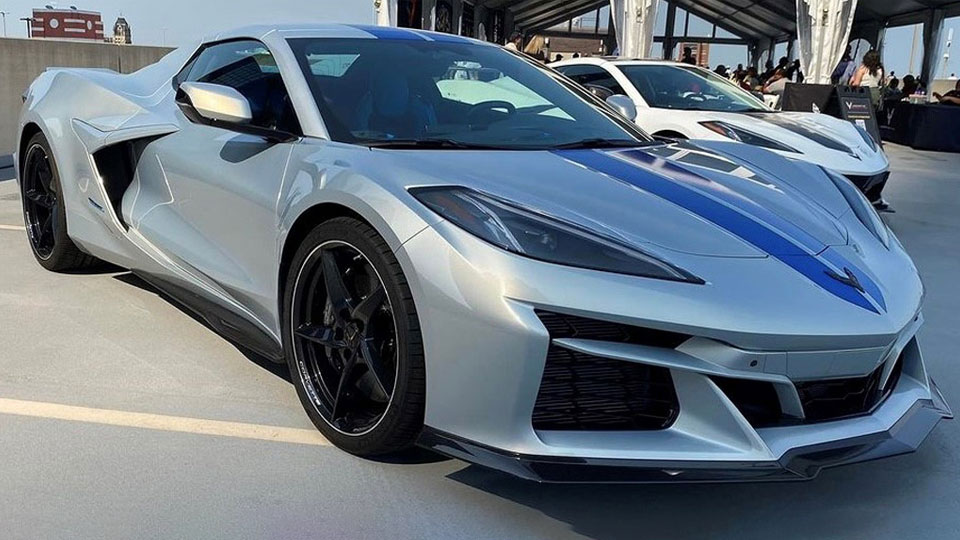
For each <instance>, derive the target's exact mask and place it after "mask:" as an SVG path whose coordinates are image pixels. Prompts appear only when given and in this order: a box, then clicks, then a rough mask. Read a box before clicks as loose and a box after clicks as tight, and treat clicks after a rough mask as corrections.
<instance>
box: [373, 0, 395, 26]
mask: <svg viewBox="0 0 960 540" xmlns="http://www.w3.org/2000/svg"><path fill="white" fill-rule="evenodd" d="M373 7H374V9H375V10H376V14H377V25H378V26H396V25H397V0H374V2H373Z"/></svg>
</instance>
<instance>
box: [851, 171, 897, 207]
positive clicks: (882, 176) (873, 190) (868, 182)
mask: <svg viewBox="0 0 960 540" xmlns="http://www.w3.org/2000/svg"><path fill="white" fill-rule="evenodd" d="M889 177H890V171H886V172H882V173H879V174H873V175H855V174H848V175H847V179H848V180H850V181H851V182H853V185H855V186H857V187H858V188H860V191H863V192H864V194H865V195H866V196H867V199H868V200H869V201H870V202H876V201H877V200H879V199H880V193H881V192H882V191H883V187H884V186H885V185H886V184H887V179H888V178H889Z"/></svg>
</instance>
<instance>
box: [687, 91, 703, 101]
mask: <svg viewBox="0 0 960 540" xmlns="http://www.w3.org/2000/svg"><path fill="white" fill-rule="evenodd" d="M683 99H686V100H688V101H696V102H697V103H703V102H704V101H706V100H707V96H705V95H703V94H701V93H700V92H689V93H686V94H684V95H683Z"/></svg>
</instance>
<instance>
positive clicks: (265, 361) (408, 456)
mask: <svg viewBox="0 0 960 540" xmlns="http://www.w3.org/2000/svg"><path fill="white" fill-rule="evenodd" d="M111 268H114V269H115V271H117V272H120V273H118V274H116V275H114V276H113V278H114V279H116V280H118V281H121V282H123V283H125V284H127V285H132V286H134V287H137V288H139V289H142V290H144V291H147V292H150V293H152V294H155V295H157V296H159V297H160V298H161V299H163V300H164V301H165V302H167V303H168V304H170V305H172V306H174V307H175V308H177V309H178V310H180V311H181V312H182V313H184V314H185V315H187V316H189V317H190V318H191V319H193V320H195V321H197V322H198V323H200V324H202V325H203V326H204V327H205V328H207V329H208V330H210V331H211V332H213V333H215V334H217V332H216V330H215V329H214V328H213V327H212V326H210V324H208V323H207V322H206V321H205V320H204V319H203V318H202V317H200V316H199V315H197V314H196V313H194V312H193V311H191V310H190V309H188V308H186V307H184V306H183V305H182V304H181V303H180V302H178V301H177V300H176V299H175V298H173V297H171V296H170V295H168V294H167V293H165V292H163V291H161V290H160V289H157V288H156V287H154V286H153V285H150V284H149V283H147V282H146V281H144V280H143V279H141V278H140V277H138V276H137V275H136V274H134V273H132V272H128V271H124V270H122V269H120V268H116V267H111ZM217 335H219V336H220V337H221V339H224V340H226V341H227V342H228V343H230V344H231V345H233V346H234V347H235V348H236V349H237V351H239V352H240V354H242V355H243V356H244V357H246V358H247V359H248V360H250V361H251V362H253V363H254V364H256V365H257V366H259V367H261V368H263V369H264V370H266V371H268V372H270V373H271V374H273V375H275V376H277V377H279V378H281V379H283V380H284V381H286V382H288V383H290V386H291V389H290V391H291V392H293V391H294V390H293V388H292V386H293V383H292V381H291V380H290V371H289V369H288V368H287V365H286V364H280V363H277V362H274V361H272V360H270V359H269V358H266V357H264V356H263V355H261V354H258V353H256V352H254V351H251V350H249V349H247V348H245V347H244V346H243V345H241V344H239V343H235V342H233V341H231V340H229V339H227V338H225V337H224V336H222V335H220V334H217ZM365 459H367V460H369V461H374V462H377V463H387V464H395V465H422V464H426V463H439V462H442V461H449V460H450V458H448V457H446V456H443V455H440V454H437V453H435V452H432V451H430V450H427V449H425V448H420V447H414V448H410V449H408V450H404V451H402V452H397V453H395V454H390V455H387V456H370V457H367V458H365Z"/></svg>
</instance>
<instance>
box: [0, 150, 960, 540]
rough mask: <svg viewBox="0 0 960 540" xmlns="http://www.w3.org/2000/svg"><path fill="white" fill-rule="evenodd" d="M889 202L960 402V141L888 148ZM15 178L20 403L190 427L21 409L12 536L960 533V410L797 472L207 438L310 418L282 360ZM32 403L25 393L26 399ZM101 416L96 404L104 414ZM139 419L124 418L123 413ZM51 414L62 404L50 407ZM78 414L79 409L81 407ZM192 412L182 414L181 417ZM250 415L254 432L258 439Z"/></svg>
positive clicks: (3, 191) (0, 485)
mask: <svg viewBox="0 0 960 540" xmlns="http://www.w3.org/2000/svg"><path fill="white" fill-rule="evenodd" d="M888 152H889V154H890V157H891V160H892V161H893V168H894V171H895V173H894V176H893V179H892V180H891V185H890V186H889V188H888V196H887V198H888V199H889V201H890V202H891V203H892V204H893V206H894V207H895V208H896V209H897V213H896V214H889V215H887V216H886V217H887V219H888V222H889V223H890V225H891V226H892V227H893V229H894V230H895V231H896V232H897V234H898V235H899V237H900V239H901V240H902V241H903V243H904V244H905V245H906V246H907V249H908V250H909V251H910V252H911V254H912V255H913V256H914V258H915V259H916V261H917V263H918V266H919V267H920V269H921V272H922V273H923V277H924V280H925V282H926V284H927V287H928V296H927V303H926V320H927V323H926V326H925V328H924V330H923V331H922V343H923V347H924V353H925V354H924V355H925V357H926V359H927V362H928V367H929V369H930V371H931V372H932V373H933V375H934V376H935V378H936V379H937V381H938V382H939V384H940V387H941V389H942V390H943V393H944V394H945V395H946V397H947V399H948V401H950V402H951V403H952V405H953V407H954V409H960V370H958V369H957V365H956V351H957V349H958V345H960V336H958V331H957V328H958V327H960V314H958V313H960V310H958V308H960V287H958V285H957V272H958V270H960V264H958V262H960V242H958V240H960V172H958V171H960V156H956V155H944V154H931V153H920V152H915V151H912V150H909V149H904V148H900V147H893V146H890V147H888ZM21 224H22V220H21V217H20V207H19V202H18V198H17V194H16V186H15V185H14V183H13V182H9V181H8V182H0V398H2V399H3V400H9V401H10V402H11V403H13V404H14V405H11V406H10V407H13V408H14V409H16V408H17V407H20V406H21V405H18V404H20V403H22V402H23V401H30V402H49V403H55V404H66V405H76V406H82V407H88V408H92V409H98V410H100V409H106V410H110V411H130V412H138V413H154V414H157V415H165V416H164V417H163V418H169V417H175V418H179V419H180V420H177V421H176V422H174V424H175V426H174V427H173V428H171V429H172V430H147V429H141V428H138V427H135V426H136V424H137V423H138V422H140V420H138V419H137V418H139V417H134V419H133V421H132V422H131V424H132V425H126V426H123V425H102V424H95V423H87V422H79V421H76V420H77V419H78V418H74V417H73V415H72V413H71V414H66V415H63V416H59V418H60V419H58V418H51V416H53V417H57V416H58V414H47V413H42V412H41V413H38V414H39V416H24V415H23V414H22V413H18V412H17V411H16V410H14V411H12V412H14V413H15V414H0V531H2V532H0V537H3V538H9V539H14V538H31V539H35V538H42V539H54V538H71V539H72V538H233V539H235V538H283V539H289V538H332V539H351V538H371V537H389V538H430V537H438V538H510V539H518V538H551V539H558V538H580V537H592V538H605V539H606V538H671V539H676V538H704V537H710V538H738V539H744V538H762V539H769V538H773V537H776V538H778V539H779V540H787V539H794V538H798V539H799V538H804V539H805V538H817V539H822V538H870V539H880V538H911V539H920V538H931V539H942V538H957V535H958V533H957V531H958V530H960V487H958V485H960V423H957V422H944V423H941V424H940V426H939V427H938V428H937V429H936V430H935V431H934V433H933V434H932V435H931V436H930V438H929V439H928V440H927V442H926V444H925V445H924V446H923V447H922V448H921V450H920V451H919V452H918V453H916V454H913V455H909V456H902V457H896V458H892V459H888V460H884V461H878V462H873V463H866V464H860V465H854V466H851V467H846V468H841V469H834V470H828V471H825V472H824V473H823V474H822V475H821V476H820V477H819V478H818V479H817V480H815V481H813V482H806V483H791V484H737V485H700V486H697V485H693V486H691V485H675V486H557V485H536V484H531V483H526V482H523V481H518V480H514V479H512V478H509V477H506V476H503V475H500V474H497V473H492V472H489V471H485V470H483V469H480V468H477V467H472V466H467V465H465V464H464V463H461V462H458V461H454V460H434V459H430V456H429V455H425V454H418V453H415V454H412V455H410V456H405V457H404V459H403V460H400V462H395V463H384V462H374V461H367V460H362V459H358V458H354V457H351V456H349V455H347V454H344V453H342V452H340V451H338V450H336V449H335V448H332V447H329V446H318V445H316V444H293V443H287V442H274V441H270V442H268V441H262V440H254V439H251V438H244V436H243V435H241V436H240V437H224V436H211V435H201V434H196V433H186V432H184V431H190V430H189V429H179V428H177V427H176V426H181V427H182V425H184V422H185V420H184V419H185V418H193V419H204V420H222V421H232V422H242V423H244V425H249V424H256V425H263V426H281V427H285V428H293V430H291V431H293V432H301V433H309V431H307V430H310V429H311V425H310V423H309V421H308V420H307V418H306V416H305V415H304V413H303V412H302V410H301V407H300V404H299V402H298V401H297V398H296V396H295V394H294V391H293V388H292V387H291V385H290V383H289V382H287V380H286V379H285V375H284V374H283V373H282V370H277V369H276V368H275V367H274V366H271V365H268V364H266V363H263V364H261V363H258V362H257V361H256V360H255V359H251V358H248V357H247V356H245V355H244V354H242V353H241V352H239V351H238V350H237V349H235V348H234V347H232V346H231V345H230V344H229V343H227V342H225V341H223V340H222V339H220V338H219V337H217V336H216V335H214V334H213V333H212V332H210V331H209V330H207V329H206V328H205V327H203V326H202V325H201V324H199V323H198V322H196V321H195V320H194V319H192V318H191V317H189V316H187V315H185V314H184V313H183V312H181V311H180V310H179V309H177V308H176V307H174V306H173V305H171V304H169V303H167V302H166V301H164V300H163V299H161V298H160V297H158V296H157V295H156V294H154V293H153V292H151V291H150V290H149V289H146V288H144V287H143V286H142V285H140V286H138V284H137V283H136V282H131V281H129V280H126V281H125V280H124V279H122V277H121V278H118V277H117V276H115V275H112V274H110V275H102V274H101V275H70V276H62V275H55V274H51V273H47V272H44V271H42V270H41V268H40V267H39V266H38V265H37V264H36V263H35V262H34V260H33V259H32V257H31V255H30V252H29V249H28V246H27V243H26V240H25V236H24V233H23V232H22V231H19V230H16V229H15V228H10V227H6V228H4V227H3V226H4V225H6V226H9V225H14V226H17V225H21ZM13 400H22V401H13ZM84 410H86V409H84ZM118 414H123V413H118ZM45 416H46V417H45ZM63 418H68V419H63ZM177 422H179V423H177ZM249 431H250V430H249V429H247V430H246V431H242V433H249Z"/></svg>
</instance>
